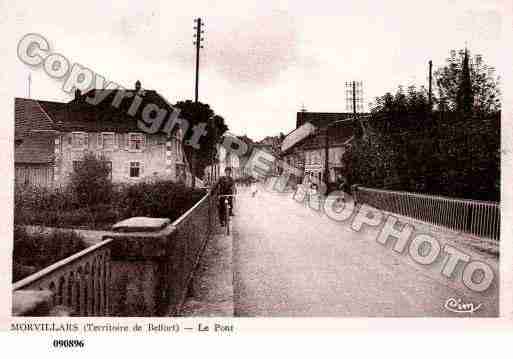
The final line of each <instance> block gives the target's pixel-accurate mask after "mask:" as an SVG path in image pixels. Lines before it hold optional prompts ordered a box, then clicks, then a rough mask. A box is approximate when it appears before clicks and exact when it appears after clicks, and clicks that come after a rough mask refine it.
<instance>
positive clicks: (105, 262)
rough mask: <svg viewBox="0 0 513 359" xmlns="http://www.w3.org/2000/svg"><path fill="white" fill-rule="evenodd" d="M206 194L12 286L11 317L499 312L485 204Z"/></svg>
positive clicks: (408, 197)
mask: <svg viewBox="0 0 513 359" xmlns="http://www.w3.org/2000/svg"><path fill="white" fill-rule="evenodd" d="M215 198H216V193H215V191H213V192H211V193H209V194H208V195H206V196H205V197H204V198H203V199H202V200H201V201H200V202H199V203H198V204H196V206H195V207H193V208H192V209H191V210H189V211H188V212H187V213H186V214H184V215H183V216H182V217H181V218H180V219H178V220H177V221H175V222H173V223H162V222H158V221H157V222H152V223H148V222H147V221H142V222H137V221H131V222H130V221H129V222H124V223H121V224H119V225H118V226H117V227H116V228H117V229H116V230H115V231H113V232H112V233H108V234H106V235H105V237H104V240H103V241H102V242H100V243H97V244H95V245H94V246H92V247H89V248H87V249H86V250H85V251H83V252H80V253H77V254H76V255H74V256H72V257H70V258H67V259H65V260H63V261H61V262H58V263H56V264H54V265H52V266H50V267H48V268H46V269H44V270H42V271H40V272H38V273H36V274H34V275H32V276H30V277H27V278H25V279H23V280H22V281H20V282H18V283H15V284H14V296H13V297H14V314H15V315H52V313H53V315H55V313H56V310H57V311H58V310H59V309H60V311H61V313H62V312H63V313H64V314H65V315H76V316H103V315H109V316H240V317H255V316H280V317H283V316H307V317H309V316H337V317H355V316H359V317H365V316H369V317H382V316H386V317H424V316H437V317H447V316H450V317H461V316H471V317H474V316H483V317H494V316H498V315H499V295H498V287H499V285H498V283H499V277H498V273H499V270H498V268H499V267H498V255H497V251H498V228H499V222H498V216H497V214H499V213H500V211H499V208H498V205H496V204H490V203H481V202H475V201H463V200H452V199H449V198H441V197H440V198H439V197H430V196H424V195H419V194H412V193H408V194H406V193H400V192H388V191H380V190H373V189H367V188H364V187H360V188H357V189H356V190H355V191H354V192H353V196H348V195H346V196H345V199H344V200H343V201H342V200H341V199H340V197H337V196H334V197H328V198H322V197H321V196H317V195H309V196H305V194H304V193H301V191H285V192H284V191H277V190H275V189H274V186H273V185H269V184H266V185H261V186H260V187H259V191H258V193H257V195H256V196H255V197H252V196H251V195H250V193H249V191H248V190H246V189H245V188H244V187H241V188H240V190H239V196H238V198H237V200H236V201H235V202H236V204H235V212H236V216H235V217H232V218H233V220H232V222H231V225H232V231H231V234H230V235H229V236H228V235H226V234H225V231H224V228H223V227H221V226H220V225H219V223H218V217H217V209H216V200H215Z"/></svg>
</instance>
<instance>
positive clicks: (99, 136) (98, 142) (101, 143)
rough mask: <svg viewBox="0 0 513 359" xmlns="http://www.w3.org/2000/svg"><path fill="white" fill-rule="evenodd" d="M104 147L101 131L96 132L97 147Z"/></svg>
mask: <svg viewBox="0 0 513 359" xmlns="http://www.w3.org/2000/svg"><path fill="white" fill-rule="evenodd" d="M102 147H103V137H102V134H101V132H99V133H97V134H96V148H102Z"/></svg>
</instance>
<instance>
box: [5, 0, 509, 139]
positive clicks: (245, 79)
mask: <svg viewBox="0 0 513 359" xmlns="http://www.w3.org/2000/svg"><path fill="white" fill-rule="evenodd" d="M512 7H513V5H512V4H511V1H505V2H501V1H498V0H497V1H487V0H481V1H468V0H467V1H438V0H431V1H419V2H416V1H387V2H386V3H385V2H378V1H354V2H347V1H337V2H323V1H308V2H307V1H270V0H260V1H257V2H254V3H248V2H242V1H215V0H211V1H208V2H203V3H199V2H195V1H190V0H188V1H165V2H164V1H162V2H158V1H150V0H146V1H125V2H107V1H104V0H103V1H96V0H88V1H83V2H68V1H66V2H64V1H59V2H54V1H44V2H41V1H40V2H35V1H34V2H28V1H6V0H0V24H1V26H5V25H7V27H6V28H8V29H9V34H10V36H9V38H10V40H11V41H7V42H6V43H4V45H2V46H1V47H0V55H1V54H2V53H3V54H6V53H9V55H10V54H11V53H14V54H15V49H16V46H17V42H18V41H19V40H20V39H21V38H22V37H23V35H25V34H27V33H38V34H41V35H43V36H44V37H45V38H46V39H48V41H49V42H50V47H51V50H52V51H54V52H57V53H60V54H62V55H64V56H65V57H66V58H68V59H69V60H70V61H71V62H72V63H79V64H82V65H84V66H87V67H89V68H90V69H92V70H93V71H95V72H96V73H99V74H102V75H103V76H105V77H106V78H107V79H109V80H112V81H115V82H117V83H119V84H121V85H123V86H125V87H127V88H133V86H134V83H135V81H136V80H140V81H141V83H142V87H143V88H147V89H155V90H157V91H158V92H159V93H161V94H162V95H163V96H164V97H166V98H167V99H168V100H169V101H170V102H171V103H174V102H176V101H179V100H185V99H193V98H194V71H195V69H194V56H195V49H194V45H193V34H194V30H193V27H194V19H195V18H196V17H198V16H200V17H201V18H202V20H203V21H204V23H205V33H204V38H205V41H204V43H203V45H204V49H202V51H201V57H200V79H199V86H200V87H199V100H200V101H201V102H205V103H208V104H210V106H211V107H212V109H213V110H214V111H215V112H216V113H217V114H219V115H221V116H223V117H224V118H225V120H226V122H227V124H228V126H229V127H230V130H231V132H233V133H236V134H240V135H243V134H246V135H247V136H249V137H251V138H253V139H257V140H258V139H261V138H263V137H264V136H267V135H276V134H279V133H280V132H283V133H288V132H290V131H291V130H292V129H293V128H294V127H295V118H296V112H297V111H299V110H300V109H301V107H302V106H303V105H304V107H305V108H306V109H307V110H308V111H319V112H344V111H345V109H346V103H345V101H346V100H345V93H344V83H345V82H346V81H351V80H357V81H362V82H363V88H364V102H365V103H366V104H368V103H369V102H370V101H372V100H373V99H374V98H375V97H376V96H381V95H383V94H384V93H386V92H387V91H395V89H396V88H397V86H398V85H403V86H409V85H412V84H414V85H417V86H420V85H424V86H426V87H427V76H428V61H429V60H432V61H433V66H434V68H435V69H436V68H437V67H438V66H441V65H443V63H444V60H445V58H446V57H448V55H449V51H450V50H451V49H459V48H463V47H464V46H465V44H467V46H468V47H469V49H470V50H471V51H472V52H473V53H480V54H482V55H483V57H484V60H485V61H486V62H487V63H488V64H491V65H494V66H498V65H500V64H499V63H500V61H501V54H500V49H501V46H500V44H501V29H502V28H503V23H502V21H504V20H503V15H504V14H505V13H507V14H511V13H513V11H512ZM13 49H14V52H13V51H12V50H13ZM10 57H11V58H10V61H12V62H13V63H12V65H13V69H14V70H13V71H7V72H5V71H4V72H2V74H0V80H2V81H3V80H5V79H8V80H10V81H12V82H13V83H14V84H15V87H14V92H15V93H14V96H16V97H27V96H28V90H27V78H28V75H29V73H31V77H32V84H31V97H32V98H37V99H45V100H57V101H65V100H67V99H68V95H67V94H65V93H64V92H63V91H62V89H61V86H62V82H60V81H56V80H54V79H51V78H49V77H48V75H47V74H46V73H45V72H44V71H43V70H42V69H41V68H39V69H34V68H30V67H28V66H27V65H25V64H23V63H22V62H21V61H19V60H18V59H16V58H15V56H14V57H13V56H10ZM499 75H500V72H499ZM12 95H13V94H12V93H11V94H10V96H12Z"/></svg>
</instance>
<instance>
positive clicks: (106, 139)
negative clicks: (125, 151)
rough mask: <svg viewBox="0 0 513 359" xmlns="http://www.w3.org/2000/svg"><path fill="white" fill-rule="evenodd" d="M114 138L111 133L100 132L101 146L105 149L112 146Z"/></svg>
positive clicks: (109, 148)
mask: <svg viewBox="0 0 513 359" xmlns="http://www.w3.org/2000/svg"><path fill="white" fill-rule="evenodd" d="M114 145H115V138H114V134H113V133H102V147H103V148H104V149H106V150H111V149H113V148H114Z"/></svg>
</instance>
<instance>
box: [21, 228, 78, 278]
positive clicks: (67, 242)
mask: <svg viewBox="0 0 513 359" xmlns="http://www.w3.org/2000/svg"><path fill="white" fill-rule="evenodd" d="M86 247H87V245H86V244H85V243H84V241H83V238H82V237H81V236H80V235H79V234H77V233H76V232H74V231H64V230H54V231H51V232H50V233H43V232H36V233H29V232H28V231H27V230H26V229H25V228H24V227H21V226H15V227H14V249H13V281H14V282H16V281H18V280H20V279H23V278H24V277H26V276H28V275H30V274H32V273H35V272H37V271H39V270H41V269H43V268H45V267H48V266H49V265H51V264H53V263H55V262H58V261H60V260H61V259H64V258H67V257H69V256H71V255H72V254H75V253H77V252H80V251H81V250H83V249H85V248H86Z"/></svg>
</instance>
